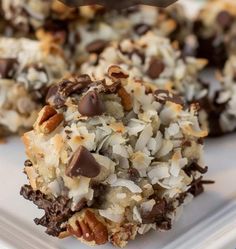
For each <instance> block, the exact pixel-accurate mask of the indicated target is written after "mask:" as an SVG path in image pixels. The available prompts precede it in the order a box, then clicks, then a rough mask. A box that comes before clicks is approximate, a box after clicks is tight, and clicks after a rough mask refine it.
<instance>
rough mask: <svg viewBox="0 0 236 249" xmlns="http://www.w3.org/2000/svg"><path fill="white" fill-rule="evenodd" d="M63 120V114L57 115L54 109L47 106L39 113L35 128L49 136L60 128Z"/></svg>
mask: <svg viewBox="0 0 236 249" xmlns="http://www.w3.org/2000/svg"><path fill="white" fill-rule="evenodd" d="M63 119H64V116H63V115H62V114H61V113H57V111H56V110H55V109H54V108H53V107H51V106H49V105H46V106H45V107H44V108H43V109H42V110H41V111H40V112H39V115H38V118H37V120H36V122H35V124H34V128H35V129H36V130H37V131H39V132H42V133H44V134H49V133H51V132H52V131H54V130H55V129H56V128H57V127H58V126H59V124H60V123H61V122H62V121H63Z"/></svg>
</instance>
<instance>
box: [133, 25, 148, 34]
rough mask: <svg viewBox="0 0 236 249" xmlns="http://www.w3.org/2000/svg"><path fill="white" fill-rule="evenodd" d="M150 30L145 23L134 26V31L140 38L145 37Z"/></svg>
mask: <svg viewBox="0 0 236 249" xmlns="http://www.w3.org/2000/svg"><path fill="white" fill-rule="evenodd" d="M150 29H151V26H150V25H148V24H146V23H140V24H137V25H135V26H134V31H135V32H136V33H137V34H138V35H140V36H141V35H145V34H146V33H147V32H148V31H149V30H150Z"/></svg>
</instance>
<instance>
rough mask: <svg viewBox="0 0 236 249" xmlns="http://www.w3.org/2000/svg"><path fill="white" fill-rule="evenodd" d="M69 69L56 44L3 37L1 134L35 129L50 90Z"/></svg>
mask: <svg viewBox="0 0 236 249" xmlns="http://www.w3.org/2000/svg"><path fill="white" fill-rule="evenodd" d="M55 61H56V63H55ZM67 67H68V65H67V63H66V61H65V59H64V56H63V52H62V51H61V50H60V49H59V48H58V47H57V45H55V44H51V43H48V42H45V43H42V42H38V41H33V40H29V39H24V38H22V39H14V38H4V37H1V38H0V130H1V132H0V133H1V134H5V135H7V134H8V133H19V132H20V131H22V130H25V129H30V128H32V125H33V123H34V122H35V119H36V117H37V113H38V111H39V110H40V109H41V107H42V105H43V104H44V103H45V101H44V99H45V94H46V92H47V88H48V87H49V86H50V85H51V84H52V83H53V82H54V80H58V79H60V78H61V77H62V76H64V73H65V72H66V71H67Z"/></svg>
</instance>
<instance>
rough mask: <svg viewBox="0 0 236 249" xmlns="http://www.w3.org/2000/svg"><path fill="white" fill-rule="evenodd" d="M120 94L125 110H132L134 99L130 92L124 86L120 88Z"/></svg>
mask: <svg viewBox="0 0 236 249" xmlns="http://www.w3.org/2000/svg"><path fill="white" fill-rule="evenodd" d="M118 95H119V97H120V98H121V104H122V105H123V107H124V109H125V111H130V110H131V109H132V108H133V101H132V98H131V96H130V94H129V93H127V92H126V90H125V88H124V87H121V88H120V89H119V90H118Z"/></svg>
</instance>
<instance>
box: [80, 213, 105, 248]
mask: <svg viewBox="0 0 236 249" xmlns="http://www.w3.org/2000/svg"><path fill="white" fill-rule="evenodd" d="M84 220H85V222H86V223H87V224H88V226H89V228H90V229H91V231H92V232H93V234H94V240H95V242H96V244H97V245H102V244H105V243H106V242H107V241H108V231H107V228H106V226H105V225H104V224H103V223H102V222H101V221H99V220H98V219H97V218H96V216H95V214H94V213H92V212H91V211H90V210H86V212H85V217H84Z"/></svg>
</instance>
